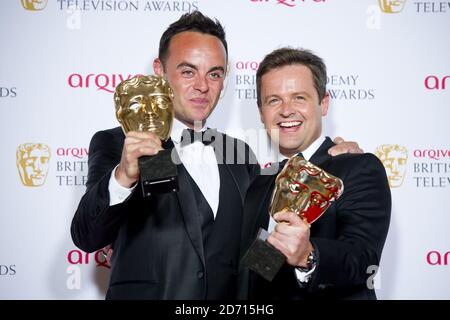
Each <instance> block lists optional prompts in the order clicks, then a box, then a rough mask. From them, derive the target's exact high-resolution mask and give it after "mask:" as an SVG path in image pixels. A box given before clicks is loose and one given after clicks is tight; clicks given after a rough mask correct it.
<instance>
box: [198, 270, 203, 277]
mask: <svg viewBox="0 0 450 320" xmlns="http://www.w3.org/2000/svg"><path fill="white" fill-rule="evenodd" d="M197 278H199V279H203V271H199V272H197Z"/></svg>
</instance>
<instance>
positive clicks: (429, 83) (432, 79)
mask: <svg viewBox="0 0 450 320" xmlns="http://www.w3.org/2000/svg"><path fill="white" fill-rule="evenodd" d="M447 79H450V76H443V77H439V76H435V75H429V76H427V77H425V80H424V85H425V88H427V89H428V90H445V89H446V88H447V87H446V82H447ZM448 81H449V82H450V80H448Z"/></svg>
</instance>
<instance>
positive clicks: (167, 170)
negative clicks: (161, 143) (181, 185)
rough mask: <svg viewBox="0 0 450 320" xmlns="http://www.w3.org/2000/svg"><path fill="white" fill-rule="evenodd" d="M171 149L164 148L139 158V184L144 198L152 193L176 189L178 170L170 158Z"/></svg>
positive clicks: (168, 191)
mask: <svg viewBox="0 0 450 320" xmlns="http://www.w3.org/2000/svg"><path fill="white" fill-rule="evenodd" d="M171 153H172V149H164V150H161V151H159V152H158V153H157V154H155V155H154V156H144V157H140V158H139V160H138V161H139V170H140V172H141V186H142V194H143V196H144V198H147V197H150V196H151V195H153V194H161V193H170V192H177V191H178V171H177V166H176V164H175V163H174V162H173V161H172V158H171Z"/></svg>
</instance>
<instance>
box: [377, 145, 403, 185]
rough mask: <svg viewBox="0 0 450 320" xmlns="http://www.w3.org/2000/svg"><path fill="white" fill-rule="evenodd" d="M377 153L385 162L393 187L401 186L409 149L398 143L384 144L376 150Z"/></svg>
mask: <svg viewBox="0 0 450 320" xmlns="http://www.w3.org/2000/svg"><path fill="white" fill-rule="evenodd" d="M375 155H376V156H377V157H378V159H380V160H381V162H383V165H384V168H385V169H386V174H387V176H388V180H389V186H390V187H391V188H397V187H400V186H401V185H402V183H403V179H404V177H405V172H406V161H407V160H408V151H407V150H406V148H405V147H403V146H400V145H398V144H383V145H381V146H378V147H377V149H376V150H375Z"/></svg>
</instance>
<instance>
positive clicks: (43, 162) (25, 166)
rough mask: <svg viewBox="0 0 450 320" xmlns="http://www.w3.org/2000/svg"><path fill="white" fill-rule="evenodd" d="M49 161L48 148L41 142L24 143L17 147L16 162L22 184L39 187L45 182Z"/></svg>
mask: <svg viewBox="0 0 450 320" xmlns="http://www.w3.org/2000/svg"><path fill="white" fill-rule="evenodd" d="M49 162H50V148H49V147H48V146H47V145H46V144H43V143H24V144H21V145H19V146H18V147H17V152H16V164H17V169H19V175H20V180H21V181H22V183H23V185H24V186H27V187H39V186H42V185H43V184H44V183H45V179H46V178H47V172H48V166H49Z"/></svg>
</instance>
